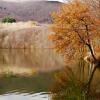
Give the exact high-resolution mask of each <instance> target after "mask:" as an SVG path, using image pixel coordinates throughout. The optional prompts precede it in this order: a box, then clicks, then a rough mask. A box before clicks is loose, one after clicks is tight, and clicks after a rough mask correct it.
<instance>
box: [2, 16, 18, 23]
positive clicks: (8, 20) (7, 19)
mask: <svg viewBox="0 0 100 100" xmlns="http://www.w3.org/2000/svg"><path fill="white" fill-rule="evenodd" d="M2 22H3V23H14V22H16V20H15V19H14V18H11V17H5V18H4V19H3V20H2Z"/></svg>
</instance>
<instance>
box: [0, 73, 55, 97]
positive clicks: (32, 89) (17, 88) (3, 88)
mask: <svg viewBox="0 0 100 100" xmlns="http://www.w3.org/2000/svg"><path fill="white" fill-rule="evenodd" d="M52 77H53V73H51V74H50V73H48V74H47V73H46V74H39V75H35V76H34V77H17V76H4V77H0V95H2V94H6V93H9V92H12V93H13V92H19V93H32V94H33V93H39V92H48V88H49V87H50V85H51V84H52V82H53V80H52Z"/></svg>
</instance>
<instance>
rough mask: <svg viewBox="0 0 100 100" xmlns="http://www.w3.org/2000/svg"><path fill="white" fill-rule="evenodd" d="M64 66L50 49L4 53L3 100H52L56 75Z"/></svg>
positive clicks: (0, 69)
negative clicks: (50, 93) (51, 90)
mask: <svg viewBox="0 0 100 100" xmlns="http://www.w3.org/2000/svg"><path fill="white" fill-rule="evenodd" d="M63 65H64V63H63V59H62V58H61V56H59V55H57V54H56V53H55V52H53V51H52V50H50V49H42V50H41V49H33V50H7V49H2V50H0V100H50V97H49V95H48V94H49V92H50V91H49V88H50V87H51V84H52V83H53V81H54V74H55V73H56V72H57V70H60V69H61V68H62V66H63Z"/></svg>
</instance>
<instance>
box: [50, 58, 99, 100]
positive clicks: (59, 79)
mask: <svg viewBox="0 0 100 100" xmlns="http://www.w3.org/2000/svg"><path fill="white" fill-rule="evenodd" d="M89 75H90V70H89V65H88V64H86V63H85V62H84V60H81V59H80V61H76V64H75V65H73V66H70V67H68V66H67V67H65V68H64V70H62V71H60V72H59V73H58V74H56V77H55V83H54V84H53V87H52V89H51V91H52V95H51V97H52V100H87V96H86V84H87V82H88V79H89ZM90 88H91V92H90V96H89V97H88V100H99V99H100V96H99V95H100V69H96V70H95V73H94V75H93V78H92V81H91V86H90Z"/></svg>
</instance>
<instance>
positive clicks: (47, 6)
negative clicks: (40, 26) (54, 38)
mask: <svg viewBox="0 0 100 100" xmlns="http://www.w3.org/2000/svg"><path fill="white" fill-rule="evenodd" d="M61 4H62V3H61V2H58V1H26V2H7V1H0V19H2V18H4V17H5V16H11V17H13V18H15V19H16V20H17V21H28V20H34V21H38V22H40V23H51V13H52V12H54V11H58V10H59V8H60V6H61Z"/></svg>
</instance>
